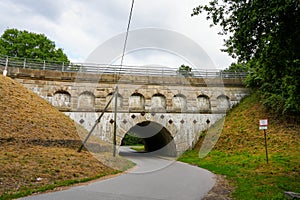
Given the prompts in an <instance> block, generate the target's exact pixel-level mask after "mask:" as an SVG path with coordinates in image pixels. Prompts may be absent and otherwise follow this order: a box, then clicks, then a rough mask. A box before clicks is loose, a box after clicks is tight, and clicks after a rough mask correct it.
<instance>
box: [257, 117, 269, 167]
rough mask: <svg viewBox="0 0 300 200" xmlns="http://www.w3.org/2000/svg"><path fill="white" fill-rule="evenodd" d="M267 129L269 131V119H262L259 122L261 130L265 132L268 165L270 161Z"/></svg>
mask: <svg viewBox="0 0 300 200" xmlns="http://www.w3.org/2000/svg"><path fill="white" fill-rule="evenodd" d="M267 129H268V119H261V120H259V130H264V136H265V148H266V160H267V163H268V161H269V159H268V147H267V133H266V130H267Z"/></svg>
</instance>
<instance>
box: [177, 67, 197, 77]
mask: <svg viewBox="0 0 300 200" xmlns="http://www.w3.org/2000/svg"><path fill="white" fill-rule="evenodd" d="M177 73H178V74H181V75H183V76H193V73H192V68H191V67H190V66H187V65H184V64H182V65H181V66H180V67H179V69H178V70H177Z"/></svg>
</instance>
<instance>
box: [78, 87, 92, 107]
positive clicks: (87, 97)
mask: <svg viewBox="0 0 300 200" xmlns="http://www.w3.org/2000/svg"><path fill="white" fill-rule="evenodd" d="M94 108H95V96H94V94H93V93H91V92H88V91H85V92H83V93H81V94H80V95H79V97H78V103H77V109H78V110H91V109H94Z"/></svg>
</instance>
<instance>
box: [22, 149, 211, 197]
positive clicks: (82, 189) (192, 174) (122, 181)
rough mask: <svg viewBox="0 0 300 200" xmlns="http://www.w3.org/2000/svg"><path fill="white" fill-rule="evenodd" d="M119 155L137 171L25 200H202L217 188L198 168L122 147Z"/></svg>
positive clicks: (208, 174) (208, 175)
mask: <svg viewBox="0 0 300 200" xmlns="http://www.w3.org/2000/svg"><path fill="white" fill-rule="evenodd" d="M120 155H122V156H125V157H126V158H128V159H130V160H132V161H133V162H135V163H136V164H137V165H136V167H135V168H134V169H133V170H131V171H130V172H128V173H125V174H123V175H120V176H117V177H114V178H110V179H106V180H102V181H99V182H93V183H90V184H86V185H82V186H76V187H71V188H70V189H67V190H63V191H58V192H51V193H45V194H40V195H34V196H30V197H25V198H22V199H23V200H60V199H61V200H77V199H78V200H79V199H80V200H81V199H85V200H98V199H100V200H102V199H103V200H162V199H164V200H165V199H168V200H196V199H197V200H199V199H202V198H203V197H204V196H205V195H206V194H207V193H208V191H209V190H210V189H211V188H212V187H213V186H214V184H215V179H214V175H213V174H212V173H211V172H209V171H207V170H204V169H201V168H199V167H195V166H191V165H188V164H185V163H181V162H177V161H174V160H170V159H165V158H162V157H158V156H156V155H152V154H147V153H136V152H134V151H132V150H130V149H129V148H128V147H123V148H122V149H121V150H120Z"/></svg>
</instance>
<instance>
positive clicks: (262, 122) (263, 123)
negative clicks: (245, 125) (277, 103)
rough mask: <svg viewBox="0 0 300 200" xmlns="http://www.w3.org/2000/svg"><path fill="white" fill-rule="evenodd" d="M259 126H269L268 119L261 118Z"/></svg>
mask: <svg viewBox="0 0 300 200" xmlns="http://www.w3.org/2000/svg"><path fill="white" fill-rule="evenodd" d="M259 126H268V119H261V120H259Z"/></svg>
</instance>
